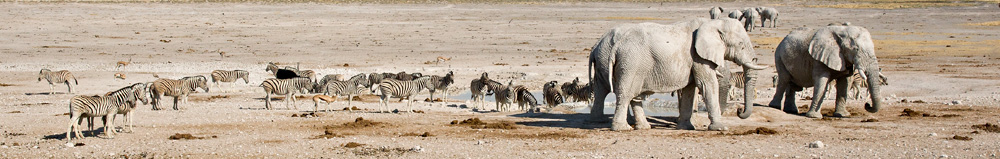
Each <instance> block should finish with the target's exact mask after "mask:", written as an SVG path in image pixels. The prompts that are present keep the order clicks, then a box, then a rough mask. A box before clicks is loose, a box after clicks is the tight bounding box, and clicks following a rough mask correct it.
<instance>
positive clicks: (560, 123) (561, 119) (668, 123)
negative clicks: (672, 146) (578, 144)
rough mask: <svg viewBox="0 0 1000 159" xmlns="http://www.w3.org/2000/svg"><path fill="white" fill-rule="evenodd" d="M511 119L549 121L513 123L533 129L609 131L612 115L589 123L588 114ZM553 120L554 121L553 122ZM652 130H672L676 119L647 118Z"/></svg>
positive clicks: (540, 114)
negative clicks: (555, 128)
mask: <svg viewBox="0 0 1000 159" xmlns="http://www.w3.org/2000/svg"><path fill="white" fill-rule="evenodd" d="M510 116H511V117H521V118H535V119H549V120H543V121H522V122H515V123H516V124H518V125H524V126H535V127H558V128H577V129H609V128H611V122H610V121H611V118H612V117H613V115H604V117H605V119H606V120H605V122H590V121H587V119H589V118H590V114H583V113H579V114H549V113H521V114H514V115H510ZM553 119H554V120H553ZM646 119H647V120H646V121H648V122H649V124H650V126H652V128H653V129H673V128H676V126H677V124H676V122H677V117H670V116H647V117H646ZM628 123H629V124H630V125H633V124H635V119H634V118H633V117H632V116H631V115H630V116H629V118H628Z"/></svg>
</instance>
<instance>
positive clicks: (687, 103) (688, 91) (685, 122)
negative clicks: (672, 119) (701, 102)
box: [677, 86, 695, 130]
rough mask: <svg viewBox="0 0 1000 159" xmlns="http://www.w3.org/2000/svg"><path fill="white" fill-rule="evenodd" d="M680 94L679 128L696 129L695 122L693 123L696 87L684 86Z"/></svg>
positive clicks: (678, 107)
mask: <svg viewBox="0 0 1000 159" xmlns="http://www.w3.org/2000/svg"><path fill="white" fill-rule="evenodd" d="M678 94H679V95H678V97H679V98H677V100H678V106H677V110H678V116H677V129H681V130H694V124H691V116H692V115H693V114H694V107H695V106H694V98H692V97H694V94H695V87H693V86H687V87H684V88H682V89H681V90H680V92H679V93H678Z"/></svg>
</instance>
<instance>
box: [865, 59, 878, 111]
mask: <svg viewBox="0 0 1000 159" xmlns="http://www.w3.org/2000/svg"><path fill="white" fill-rule="evenodd" d="M865 75H867V76H868V79H867V80H868V81H866V82H868V95H870V98H871V100H872V103H871V104H870V105H869V104H867V103H866V104H865V110H867V111H868V112H870V113H875V112H878V110H879V108H881V107H882V98H881V96H880V95H879V94H880V92H879V90H881V87H882V83H880V82H879V70H878V69H877V68H876V69H868V70H866V71H865Z"/></svg>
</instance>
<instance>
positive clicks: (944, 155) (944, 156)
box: [938, 154, 951, 158]
mask: <svg viewBox="0 0 1000 159" xmlns="http://www.w3.org/2000/svg"><path fill="white" fill-rule="evenodd" d="M949 157H951V156H948V155H946V154H941V156H938V158H949Z"/></svg>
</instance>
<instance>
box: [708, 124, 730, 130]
mask: <svg viewBox="0 0 1000 159" xmlns="http://www.w3.org/2000/svg"><path fill="white" fill-rule="evenodd" d="M708 130H711V131H726V130H729V127H727V126H726V125H725V124H721V123H712V124H709V125H708Z"/></svg>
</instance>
